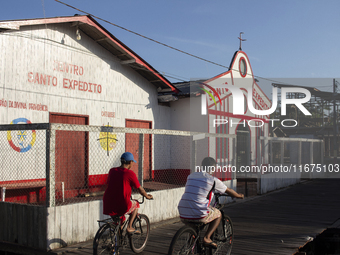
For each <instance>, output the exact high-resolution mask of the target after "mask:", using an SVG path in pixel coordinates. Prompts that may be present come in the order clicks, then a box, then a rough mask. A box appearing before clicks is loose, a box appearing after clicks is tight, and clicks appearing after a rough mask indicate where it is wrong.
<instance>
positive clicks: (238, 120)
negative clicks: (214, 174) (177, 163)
mask: <svg viewBox="0 0 340 255" xmlns="http://www.w3.org/2000/svg"><path fill="white" fill-rule="evenodd" d="M175 86H176V88H178V89H179V90H181V92H180V93H179V94H178V96H179V98H180V99H179V100H178V101H175V102H172V103H171V111H172V112H171V118H172V119H171V123H172V128H173V129H178V130H190V131H197V132H207V133H220V134H233V135H236V136H237V139H236V140H237V142H236V144H233V143H232V142H231V141H230V139H229V141H228V140H227V139H206V142H205V143H202V144H201V146H200V148H199V153H200V155H199V157H198V163H199V162H200V160H202V158H204V157H205V156H207V155H209V156H210V157H214V158H216V160H217V162H218V164H220V165H221V166H228V165H229V166H232V165H233V164H235V165H236V166H237V168H238V169H239V167H240V166H241V165H243V166H251V165H257V164H258V161H261V162H260V164H261V163H264V164H266V163H268V157H267V156H265V155H268V153H264V151H262V152H261V151H258V138H259V137H260V136H268V135H269V126H270V125H272V123H271V121H270V120H269V119H270V117H269V115H265V116H263V115H259V114H254V113H253V112H254V111H253V110H252V109H249V107H248V106H249V105H248V100H249V98H250V99H251V104H252V106H253V107H254V109H256V110H260V111H262V110H268V109H270V108H271V101H270V100H269V98H268V97H267V96H266V95H265V93H264V92H263V91H262V90H261V88H260V87H259V85H258V84H257V82H256V80H255V78H254V74H253V71H252V68H251V65H250V61H249V58H248V56H247V54H246V53H245V52H243V51H237V52H235V54H234V56H233V58H232V60H231V64H230V67H229V71H227V72H225V73H222V74H220V75H218V76H215V77H213V78H211V79H208V80H196V81H190V82H182V83H176V84H175ZM227 86H231V88H232V87H236V88H239V89H241V91H242V94H243V96H244V100H243V102H242V101H241V100H238V101H235V96H236V95H235V93H233V94H232V93H231V91H230V90H228V89H227ZM203 89H204V90H206V91H207V92H205V91H204V90H203ZM213 90H215V91H216V92H217V94H218V95H216V94H214V92H213ZM208 92H209V93H210V94H211V95H209V94H208ZM249 93H250V95H248V94H249ZM211 96H213V97H211ZM248 96H250V97H248ZM206 98H207V99H206ZM241 107H243V110H242V113H238V114H235V113H234V109H235V108H237V109H238V108H241ZM183 109H184V110H183ZM204 111H206V113H204ZM267 149H268V148H267ZM235 150H236V151H235ZM233 153H235V154H234V155H235V156H236V162H235V161H232V159H233ZM219 177H221V178H223V179H229V178H230V175H222V176H221V175H219Z"/></svg>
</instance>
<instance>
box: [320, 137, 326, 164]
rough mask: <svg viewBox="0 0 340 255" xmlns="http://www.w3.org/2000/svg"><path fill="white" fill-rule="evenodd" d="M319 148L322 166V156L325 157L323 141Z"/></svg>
mask: <svg viewBox="0 0 340 255" xmlns="http://www.w3.org/2000/svg"><path fill="white" fill-rule="evenodd" d="M320 146H321V149H320V151H321V164H322V165H323V159H324V156H325V141H324V140H322V141H321V144H320Z"/></svg>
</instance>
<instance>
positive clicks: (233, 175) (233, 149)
mask: <svg viewBox="0 0 340 255" xmlns="http://www.w3.org/2000/svg"><path fill="white" fill-rule="evenodd" d="M235 148H236V138H235V137H233V138H232V155H233V156H232V157H233V159H232V166H235V167H236V149H235ZM236 170H237V169H236ZM236 172H237V171H236ZM236 172H233V173H232V178H233V180H235V179H236Z"/></svg>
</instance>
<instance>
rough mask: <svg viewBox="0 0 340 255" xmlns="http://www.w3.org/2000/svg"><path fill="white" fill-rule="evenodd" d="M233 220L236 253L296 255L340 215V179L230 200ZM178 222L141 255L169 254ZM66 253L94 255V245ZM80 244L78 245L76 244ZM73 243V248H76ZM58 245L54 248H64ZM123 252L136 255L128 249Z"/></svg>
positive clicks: (155, 235) (158, 233)
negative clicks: (309, 240) (234, 200)
mask: <svg viewBox="0 0 340 255" xmlns="http://www.w3.org/2000/svg"><path fill="white" fill-rule="evenodd" d="M225 211H226V213H227V214H228V215H229V216H230V217H231V219H232V221H233V223H234V231H235V239H234V245H233V249H232V254H234V255H252V254H258V255H259V254H282V255H283V254H293V253H294V252H296V251H297V249H298V248H299V247H300V246H302V245H304V244H305V243H306V242H307V241H308V238H310V237H315V236H316V235H317V234H318V233H320V232H321V231H322V230H324V229H325V228H327V227H328V226H330V225H331V224H332V223H333V222H335V221H336V220H337V219H338V218H340V179H339V180H338V179H329V180H314V181H307V182H303V183H301V184H297V185H294V186H292V187H289V188H286V189H284V190H280V191H276V192H272V193H270V194H266V195H263V196H257V197H252V198H249V199H245V200H243V201H240V200H238V201H237V202H235V203H232V204H229V205H228V206H227V207H226V209H225ZM181 226H182V223H181V222H179V221H178V220H172V221H171V224H167V225H164V226H159V227H157V228H153V229H152V231H151V235H150V239H149V242H148V245H147V247H146V249H145V251H144V252H143V254H150V255H156V254H166V253H167V250H168V247H169V244H170V241H171V238H172V237H173V235H174V234H175V232H176V231H177V230H178V229H179V228H180V227H181ZM78 246H83V248H82V249H77V250H70V248H71V247H70V248H68V254H92V246H91V243H88V244H86V243H85V244H82V245H78ZM74 247H76V246H74ZM74 247H73V248H74ZM63 251H65V249H60V250H58V251H55V252H59V254H62V252H63ZM121 254H134V253H132V252H131V251H130V250H128V249H127V250H125V251H123V252H122V253H121Z"/></svg>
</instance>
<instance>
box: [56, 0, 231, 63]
mask: <svg viewBox="0 0 340 255" xmlns="http://www.w3.org/2000/svg"><path fill="white" fill-rule="evenodd" d="M55 1H56V2H58V3H61V4H63V5H66V6H68V7H70V8H72V9H74V10H77V11H80V12H82V13H85V14H87V15H90V16H92V17H94V18H96V19H99V20H101V21H104V22H106V23H108V24H110V25H113V26H115V27H118V28H120V29H123V30H125V31H127V32H130V33H133V34H135V35H137V36H140V37H142V38H144V39H147V40H150V41H152V42H155V43H158V44H160V45H163V46H165V47H168V48H170V49H172V50H176V51H178V52H181V53H183V54H186V55H189V56H191V57H194V58H197V59H200V60H202V61H205V62H208V63H210V64H213V65H217V66H220V67H223V68H227V69H228V70H229V67H227V66H225V65H221V64H218V63H216V62H213V61H210V60H208V59H205V58H201V57H199V56H196V55H193V54H191V53H188V52H186V51H183V50H180V49H178V48H175V47H172V46H170V45H168V44H165V43H162V42H159V41H157V40H155V39H152V38H150V37H147V36H145V35H142V34H140V33H137V32H134V31H132V30H129V29H127V28H125V27H122V26H119V25H117V24H114V23H112V22H110V21H107V20H105V19H102V18H100V17H98V16H95V15H93V14H91V13H88V12H86V11H83V10H80V9H78V8H76V7H74V6H72V5H69V4H66V3H64V2H61V1H59V0H55Z"/></svg>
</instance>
